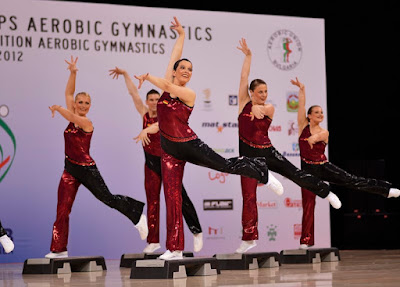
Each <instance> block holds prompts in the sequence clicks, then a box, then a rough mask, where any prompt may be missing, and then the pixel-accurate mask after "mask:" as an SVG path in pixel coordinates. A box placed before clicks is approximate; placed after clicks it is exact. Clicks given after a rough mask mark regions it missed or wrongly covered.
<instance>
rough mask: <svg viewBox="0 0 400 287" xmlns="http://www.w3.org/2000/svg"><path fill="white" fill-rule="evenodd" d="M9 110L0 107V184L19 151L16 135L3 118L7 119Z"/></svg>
mask: <svg viewBox="0 0 400 287" xmlns="http://www.w3.org/2000/svg"><path fill="white" fill-rule="evenodd" d="M8 114H9V109H8V107H7V106H6V105H0V183H1V182H2V180H3V179H4V178H5V176H6V175H7V173H8V171H9V170H10V168H11V166H12V164H13V162H14V157H15V153H16V151H17V143H16V140H15V136H14V133H13V132H12V130H11V128H10V127H9V126H8V125H7V124H6V122H5V121H3V120H2V118H5V117H7V116H8Z"/></svg>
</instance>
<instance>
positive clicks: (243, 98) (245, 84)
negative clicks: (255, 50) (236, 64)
mask: <svg viewBox="0 0 400 287" xmlns="http://www.w3.org/2000/svg"><path fill="white" fill-rule="evenodd" d="M239 45H240V46H239V47H237V48H238V49H239V50H240V51H242V52H243V54H244V55H245V57H244V60H243V65H242V71H241V73H240V84H239V114H240V113H241V112H242V110H243V108H244V106H245V105H246V103H247V102H248V101H250V95H249V75H250V66H251V56H252V55H251V50H250V49H249V47H248V46H247V43H246V39H244V38H242V39H241V40H239Z"/></svg>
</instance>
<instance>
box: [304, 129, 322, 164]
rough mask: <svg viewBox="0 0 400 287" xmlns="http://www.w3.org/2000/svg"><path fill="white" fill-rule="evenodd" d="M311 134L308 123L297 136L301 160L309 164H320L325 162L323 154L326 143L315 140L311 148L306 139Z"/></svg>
mask: <svg viewBox="0 0 400 287" xmlns="http://www.w3.org/2000/svg"><path fill="white" fill-rule="evenodd" d="M310 136H311V131H310V125H307V126H306V127H305V128H304V129H303V131H302V132H301V135H300V137H299V148H300V157H301V160H302V161H304V162H306V163H309V164H322V163H325V162H327V161H328V160H327V158H326V156H325V147H326V143H325V142H323V141H320V142H317V143H315V144H314V145H313V148H311V147H310V145H309V144H308V141H307V139H308V138H309V137H310Z"/></svg>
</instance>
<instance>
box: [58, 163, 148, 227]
mask: <svg viewBox="0 0 400 287" xmlns="http://www.w3.org/2000/svg"><path fill="white" fill-rule="evenodd" d="M65 170H66V171H67V172H68V173H70V174H71V175H72V176H73V177H75V178H76V179H77V180H78V181H79V182H80V183H82V184H83V185H84V186H85V187H86V188H87V189H88V190H89V191H90V192H91V193H92V194H93V195H94V196H95V197H96V198H97V199H98V200H100V201H101V202H103V203H104V204H106V205H107V206H109V207H111V208H114V209H116V210H118V211H119V212H121V213H122V214H124V215H125V216H126V217H128V218H129V219H130V220H131V221H132V223H133V224H135V225H136V224H137V223H138V222H139V219H140V216H141V215H142V212H143V207H144V203H143V202H141V201H137V200H135V199H133V198H130V197H128V196H125V195H119V194H116V195H114V194H112V193H111V192H110V191H109V189H108V187H107V185H106V183H105V182H104V180H103V177H102V176H101V174H100V172H99V170H98V169H97V167H96V165H93V166H80V165H76V164H73V163H71V162H70V161H69V160H67V159H66V160H65Z"/></svg>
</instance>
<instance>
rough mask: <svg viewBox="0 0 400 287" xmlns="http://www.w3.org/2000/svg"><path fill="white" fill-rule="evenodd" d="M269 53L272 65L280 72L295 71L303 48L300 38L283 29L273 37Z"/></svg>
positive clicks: (270, 41) (269, 44)
mask: <svg viewBox="0 0 400 287" xmlns="http://www.w3.org/2000/svg"><path fill="white" fill-rule="evenodd" d="M267 51H268V56H269V59H270V60H271V62H272V64H273V65H274V66H275V67H277V68H278V69H280V70H283V71H288V70H293V69H294V68H296V67H297V65H298V64H299V63H300V60H301V55H302V52H303V48H302V47H301V42H300V39H299V37H297V36H296V34H295V33H293V32H292V31H289V30H286V29H282V30H278V31H276V32H275V33H273V34H272V35H271V37H269V39H268V43H267Z"/></svg>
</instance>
